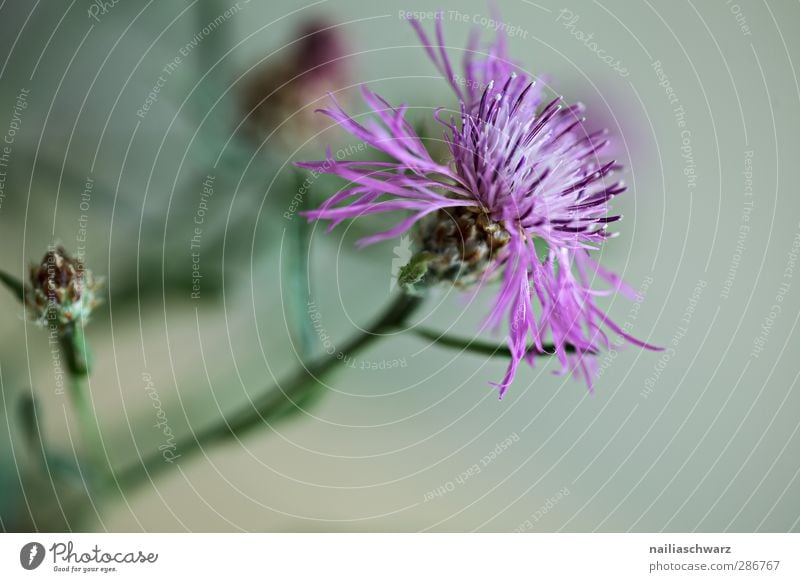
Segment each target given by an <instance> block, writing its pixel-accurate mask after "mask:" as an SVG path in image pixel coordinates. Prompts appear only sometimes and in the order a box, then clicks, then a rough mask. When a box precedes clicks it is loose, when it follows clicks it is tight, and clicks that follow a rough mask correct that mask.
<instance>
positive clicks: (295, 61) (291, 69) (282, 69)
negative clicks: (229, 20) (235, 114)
mask: <svg viewBox="0 0 800 582" xmlns="http://www.w3.org/2000/svg"><path fill="white" fill-rule="evenodd" d="M292 44H293V48H292V49H290V50H291V54H290V55H289V57H288V58H286V59H282V61H281V64H280V65H277V66H276V65H273V64H271V63H269V64H268V65H267V66H264V67H262V68H259V69H256V70H255V72H254V73H252V74H251V75H250V76H249V78H248V79H247V80H246V81H245V84H246V86H245V91H244V97H243V103H242V105H243V107H244V112H245V114H246V115H248V116H249V122H250V125H249V128H250V129H251V130H252V131H253V132H254V133H255V134H257V135H258V136H259V137H260V138H262V139H263V138H266V139H275V140H277V141H278V142H279V143H280V144H281V145H283V146H285V147H293V148H294V147H299V146H301V145H303V144H304V143H305V142H306V140H308V139H311V138H313V137H314V136H315V135H316V134H317V133H319V132H320V131H322V130H323V129H325V125H324V124H323V123H322V121H321V119H320V117H319V116H318V115H314V111H313V108H312V107H311V106H312V105H313V103H314V102H316V101H318V100H319V99H321V98H323V97H324V96H325V95H327V94H328V93H329V92H331V91H335V90H337V89H340V88H341V87H343V86H345V85H347V84H348V82H349V78H350V70H349V67H347V65H346V56H347V52H348V51H347V43H346V42H345V41H344V39H343V38H342V35H341V33H340V32H339V30H338V29H337V28H336V27H335V26H334V25H332V24H330V23H328V22H326V21H324V20H315V21H310V22H308V23H306V24H305V25H304V26H303V27H302V28H301V29H300V30H298V32H297V35H296V40H295V41H294V43H292Z"/></svg>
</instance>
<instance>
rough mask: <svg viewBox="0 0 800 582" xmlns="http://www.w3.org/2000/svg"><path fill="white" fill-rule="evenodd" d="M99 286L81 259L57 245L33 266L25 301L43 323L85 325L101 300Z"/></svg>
mask: <svg viewBox="0 0 800 582" xmlns="http://www.w3.org/2000/svg"><path fill="white" fill-rule="evenodd" d="M99 286H100V285H99V283H98V282H96V281H95V279H94V277H93V276H92V272H91V271H89V270H88V269H86V268H85V267H84V266H83V263H82V262H81V261H79V260H77V259H75V258H72V257H71V256H70V255H69V254H67V252H66V251H65V250H64V247H62V246H54V247H51V248H50V249H49V250H48V251H47V253H46V254H45V256H44V258H43V259H42V260H41V262H40V263H39V264H37V265H34V266H33V267H31V271H30V285H29V286H27V287H26V288H25V303H26V305H27V306H28V308H29V310H30V313H31V315H32V317H33V319H34V320H35V321H36V322H37V323H38V324H40V325H42V326H47V325H58V326H65V325H69V324H73V323H77V324H83V323H86V322H87V321H88V319H89V315H90V314H91V312H92V310H93V309H94V308H95V307H96V306H97V305H98V303H99V302H100V300H99V297H98V295H97V293H98V291H99Z"/></svg>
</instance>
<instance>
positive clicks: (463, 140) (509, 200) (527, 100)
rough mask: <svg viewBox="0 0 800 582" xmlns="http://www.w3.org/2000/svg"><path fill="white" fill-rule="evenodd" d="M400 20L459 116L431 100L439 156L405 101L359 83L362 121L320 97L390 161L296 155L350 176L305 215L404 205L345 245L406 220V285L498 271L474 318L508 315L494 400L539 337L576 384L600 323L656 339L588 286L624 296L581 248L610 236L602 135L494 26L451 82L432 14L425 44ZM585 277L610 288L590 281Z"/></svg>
mask: <svg viewBox="0 0 800 582" xmlns="http://www.w3.org/2000/svg"><path fill="white" fill-rule="evenodd" d="M412 24H413V25H414V27H415V29H416V30H417V32H418V34H419V36H420V38H421V40H422V44H423V46H424V48H425V50H426V52H427V53H428V55H429V57H430V58H431V59H432V60H433V62H434V64H435V65H436V67H437V68H438V69H439V71H440V72H441V73H442V75H443V76H444V77H445V78H446V79H447V80H448V81H449V82H450V85H451V87H452V88H453V90H454V91H455V93H456V95H457V96H458V98H459V100H460V102H461V107H460V109H461V112H460V120H459V122H458V123H457V122H456V120H455V119H453V118H452V117H451V118H450V119H449V120H448V119H445V118H444V116H443V115H442V110H441V109H439V110H437V111H436V113H435V114H434V117H435V119H436V120H437V121H438V122H439V123H441V124H442V125H443V127H444V140H445V142H446V144H447V146H448V148H449V151H450V155H451V156H452V161H451V162H450V163H449V164H442V163H438V162H436V161H434V159H433V158H432V157H431V156H430V155H429V152H428V151H427V150H426V148H425V146H424V145H423V143H422V140H421V139H420V138H419V136H418V135H417V134H416V133H415V131H414V130H413V128H412V127H411V126H410V125H409V123H408V122H407V121H406V120H405V118H404V114H405V110H406V107H405V106H402V105H401V106H400V107H397V108H395V107H393V106H391V105H390V104H389V103H387V102H386V101H385V100H383V99H382V98H381V97H379V96H378V95H376V94H374V93H372V92H370V91H369V90H367V89H364V90H363V98H364V100H365V102H366V103H367V105H368V106H369V107H370V108H371V109H372V112H373V114H374V117H373V118H371V119H369V120H368V121H366V122H365V123H364V124H361V123H359V122H357V121H356V120H355V119H353V118H352V117H350V116H349V115H348V114H347V113H345V112H344V110H343V109H342V107H341V106H340V105H339V104H338V103H337V102H336V101H335V99H333V98H332V99H333V107H331V108H329V109H323V110H321V112H322V113H324V114H325V115H327V116H328V117H330V118H331V119H333V120H334V121H336V122H337V123H338V124H340V125H341V126H342V127H343V128H344V129H345V130H347V131H348V132H349V133H351V134H352V135H353V136H355V137H356V138H358V139H359V140H362V141H363V142H365V143H367V144H369V145H370V146H372V147H373V148H375V149H376V150H378V151H380V152H383V153H384V154H386V156H388V157H389V158H390V159H391V161H374V162H372V161H349V160H335V159H333V156H332V155H331V153H330V151H328V154H327V158H326V159H325V160H323V161H319V162H304V163H300V164H298V165H299V166H301V167H304V168H308V169H311V170H313V171H316V172H325V173H330V174H334V175H337V176H339V177H341V178H343V179H345V180H347V181H349V182H350V185H349V186H348V187H347V188H345V189H344V190H341V191H340V192H338V193H337V194H335V195H334V196H332V197H331V198H329V199H328V200H327V201H326V202H325V203H324V204H323V205H322V206H321V207H320V208H319V209H317V210H313V211H310V212H307V213H306V216H307V217H308V218H309V219H310V220H327V221H330V225H329V230H330V229H332V228H334V227H335V226H336V225H338V224H339V223H340V222H342V221H343V220H346V219H349V218H356V217H361V216H364V215H370V214H378V213H385V212H393V211H405V212H409V213H410V216H408V217H406V218H404V219H403V220H401V221H400V222H399V223H397V224H396V225H395V226H394V227H393V228H390V229H389V230H386V231H384V232H379V233H376V234H373V235H371V236H367V237H366V238H364V239H362V240H360V241H359V243H358V244H359V245H361V246H364V245H369V244H372V243H376V242H378V241H382V240H386V239H390V238H394V237H397V236H399V235H401V234H403V233H405V232H406V231H408V230H409V229H412V228H413V229H414V240H415V243H416V250H417V253H416V254H415V256H414V257H412V259H411V261H410V262H409V264H408V265H407V267H406V268H405V269H404V270H403V271H402V272H401V274H400V283H401V284H402V286H403V287H404V288H405V289H409V290H412V291H414V290H419V288H420V287H422V288H424V287H429V286H433V285H436V284H439V283H441V282H447V283H448V284H456V285H458V286H461V287H466V288H468V287H477V286H479V285H481V284H483V283H485V282H486V281H488V280H490V279H495V278H499V279H501V286H500V290H499V293H498V295H497V298H496V300H495V302H494V305H493V307H492V309H491V312H490V313H489V316H488V320H487V323H488V324H489V326H490V327H491V328H493V329H498V328H499V327H500V326H501V325H502V323H503V321H504V320H505V319H508V321H509V335H508V346H509V348H510V352H511V355H512V357H511V361H510V363H509V366H508V369H507V372H506V374H505V376H504V378H503V379H502V380H501V381H500V382H499V383H494V384H493V385H494V386H496V387H498V388H499V392H500V396H501V397H502V396H503V394H504V392H505V391H506V389H507V388H508V386H509V385H510V384H511V382H512V380H513V379H514V376H515V374H516V370H517V368H518V366H519V364H520V362H521V361H522V360H526V361H527V362H528V363H529V364H531V365H533V364H534V361H535V358H536V356H537V355H540V354H541V353H542V352H543V351H544V342H545V338H546V337H550V338H552V342H553V344H554V346H555V349H556V351H555V355H556V356H557V357H558V359H559V360H560V362H561V372H562V373H564V372H568V371H570V372H577V373H580V374H581V375H582V376H583V377H584V378H585V380H586V382H587V384H588V386H589V389H591V387H592V374H593V369H592V368H593V365H594V362H593V361H592V356H593V355H594V354H596V353H597V352H598V351H600V350H601V349H602V348H604V347H605V348H610V347H611V340H610V339H609V337H608V334H607V332H606V329H608V330H611V331H612V332H614V333H616V334H618V335H619V336H621V337H622V338H624V339H625V340H627V341H628V342H630V343H632V344H635V345H638V346H641V347H645V348H649V349H657V348H654V347H652V346H650V345H648V344H646V343H644V342H641V341H639V340H637V339H635V338H633V337H631V336H630V335H628V334H627V333H625V331H623V330H622V328H620V327H619V326H617V325H616V324H615V323H614V322H613V321H611V320H610V319H609V318H608V316H607V315H606V314H605V313H604V312H603V311H601V310H600V308H599V307H598V306H597V305H596V303H595V296H597V295H604V294H610V293H613V292H615V291H617V292H620V293H622V294H625V295H627V296H629V297H633V296H634V295H635V294H634V292H633V291H632V290H631V289H630V288H629V287H627V286H626V285H625V284H624V283H623V282H622V281H621V279H620V278H619V277H617V276H616V275H615V274H613V273H611V272H609V271H607V270H605V269H603V268H602V267H601V266H600V265H599V264H598V263H597V262H595V261H594V259H592V257H591V256H590V251H592V250H594V249H596V248H597V246H598V245H599V244H600V243H602V242H603V241H605V240H606V239H607V238H609V237H610V236H611V233H609V232H608V225H609V224H611V223H613V222H615V221H617V220H619V219H620V218H622V216H621V215H614V214H611V215H609V202H610V201H611V200H612V199H613V198H614V197H615V196H617V195H619V194H620V193H622V192H623V191H624V190H625V187H624V185H623V183H622V182H621V181H611V179H610V178H611V175H612V173H613V172H614V171H615V170H617V169H618V168H619V166H618V165H617V164H616V163H615V162H614V161H605V160H602V159H601V158H600V153H601V150H602V149H603V147H605V146H606V144H607V143H608V138H607V135H606V133H605V132H604V131H603V132H593V133H589V132H588V131H587V130H586V129H585V128H584V125H583V121H584V120H583V118H582V113H583V107H582V106H581V105H580V104H576V105H570V106H564V105H562V103H561V98H557V99H554V100H552V101H550V102H549V103H546V104H545V103H544V102H543V100H542V92H541V91H540V89H539V88H538V86H537V83H536V82H535V80H533V79H531V78H530V77H529V76H528V75H527V74H526V73H525V72H524V71H522V70H521V69H520V68H519V67H517V66H516V65H514V64H513V63H512V61H511V60H510V59H509V58H508V55H507V50H506V40H505V38H504V37H503V36H502V35H501V36H499V37H498V39H497V40H496V41H495V43H494V44H493V45H492V46H490V47H489V48H488V50H487V51H486V54H485V56H484V57H483V58H481V59H474V58H473V57H472V56H471V55H474V54H475V53H476V52H477V44H476V40H475V37H473V39H471V41H470V45H469V46H468V50H467V55H468V56H467V58H466V60H465V63H464V66H463V77H462V78H461V79H459V78H458V77H456V75H455V74H454V71H453V67H452V64H451V62H450V60H449V58H448V56H447V54H446V52H445V50H444V48H443V44H444V42H443V33H442V25H441V22H440V21H437V23H436V43H433V42H431V41H430V40H429V38H428V36H427V35H426V34H425V32H424V30H423V29H422V27H421V26H420V24H419V23H418V22H413V23H412ZM537 241H539V243H538V244H539V246H540V248H539V249H537ZM540 255H541V256H540ZM594 280H599V281H601V282H604V283H606V284H607V286H608V287H609V288H608V289H607V290H605V291H597V290H594V289H592V288H591V283H592V282H593V281H594ZM568 347H569V348H570V349H568ZM568 352H572V353H568Z"/></svg>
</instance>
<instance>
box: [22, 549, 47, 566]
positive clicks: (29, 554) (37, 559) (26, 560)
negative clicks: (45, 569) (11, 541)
mask: <svg viewBox="0 0 800 582" xmlns="http://www.w3.org/2000/svg"><path fill="white" fill-rule="evenodd" d="M44 554H45V552H44V546H43V545H42V544H40V543H39V542H29V543H27V544H25V545H24V546H22V549H21V550H20V551H19V563H20V564H22V567H23V568H25V569H26V570H35V569H36V568H38V567H39V566H41V565H42V562H43V561H44Z"/></svg>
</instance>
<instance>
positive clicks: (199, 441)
mask: <svg viewBox="0 0 800 582" xmlns="http://www.w3.org/2000/svg"><path fill="white" fill-rule="evenodd" d="M422 301H423V298H421V297H413V296H410V295H405V294H403V295H400V296H398V297H397V298H396V299H395V300H394V301H393V302H392V303H390V304H389V305H388V306H387V308H386V309H385V310H384V311H383V313H382V314H381V315H380V316H379V317H378V318H377V319H376V321H375V322H374V323H373V324H372V325H370V326H369V327H368V328H367V329H365V330H364V331H363V332H361V333H359V334H358V335H356V336H355V337H353V338H352V339H350V340H349V341H348V342H347V343H346V344H345V345H344V347H343V348H342V350H341V353H342V354H344V355H351V354H354V353H355V352H357V351H358V350H360V349H362V348H364V347H366V346H367V345H369V344H371V343H372V342H374V341H376V340H377V339H379V338H381V337H383V335H382V334H383V333H384V332H386V331H389V330H393V329H395V328H397V327H398V326H401V325H402V324H403V323H405V322H406V321H407V320H408V318H409V317H410V316H411V315H412V314H413V313H414V311H416V309H417V308H418V307H419V306H420V305H421V304H422ZM337 365H341V360H340V359H338V358H337V357H336V356H329V355H326V356H323V357H320V358H317V359H315V360H314V361H312V362H311V363H310V364H308V365H305V366H303V368H302V369H301V370H299V371H298V372H297V373H295V374H294V375H293V376H292V377H291V378H290V379H289V380H288V381H286V382H282V383H280V384H279V385H278V386H274V387H271V388H269V389H267V390H266V391H265V392H264V393H263V394H262V395H261V396H260V397H258V398H257V399H255V400H254V401H252V402H251V403H249V404H248V405H247V406H244V407H242V408H240V409H239V410H238V411H236V412H234V413H233V414H231V415H230V416H228V417H225V418H222V419H221V421H220V422H219V423H218V424H216V425H214V426H211V427H209V428H206V429H204V430H201V431H198V432H196V433H193V434H192V435H191V436H188V437H186V438H184V439H182V440H181V441H179V442H178V443H177V445H176V448H175V451H176V455H175V458H177V457H179V456H180V457H187V456H189V455H191V454H193V453H196V452H198V451H200V450H202V449H204V448H205V447H208V446H211V445H214V444H217V443H221V442H225V441H227V440H229V439H231V438H233V437H239V436H241V435H243V434H245V433H247V432H248V431H250V430H252V429H253V428H256V427H260V426H264V425H265V424H269V422H270V421H273V422H274V421H277V420H281V419H283V418H285V417H286V416H288V415H289V414H290V413H291V412H293V411H295V410H299V408H298V405H297V402H298V401H301V400H302V399H304V398H306V397H308V395H309V394H310V393H312V392H313V391H314V390H318V389H319V388H320V385H319V381H318V379H319V378H320V377H321V376H323V375H325V374H326V373H328V372H330V371H331V370H332V369H333V368H335V367H336V366H337ZM169 466H170V465H169V463H167V462H166V461H165V460H164V458H163V457H162V455H161V454H160V453H157V454H154V455H151V456H150V457H148V458H145V459H143V460H142V462H141V463H138V464H136V465H134V466H132V467H129V468H127V469H125V470H122V471H119V472H116V474H115V476H114V477H115V481H116V485H117V486H118V487H119V488H120V489H122V490H125V489H128V488H131V487H135V486H136V485H138V484H140V483H142V482H145V481H148V480H151V479H152V478H153V477H154V476H155V475H157V474H158V473H160V472H162V471H163V470H165V469H167V468H168V467H169ZM109 486H111V487H113V486H114V483H113V482H112V483H109Z"/></svg>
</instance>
